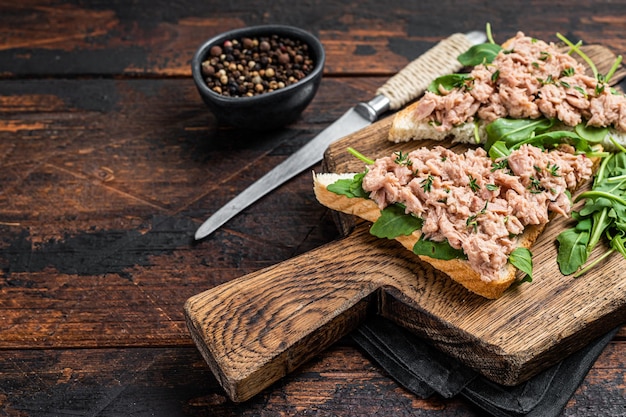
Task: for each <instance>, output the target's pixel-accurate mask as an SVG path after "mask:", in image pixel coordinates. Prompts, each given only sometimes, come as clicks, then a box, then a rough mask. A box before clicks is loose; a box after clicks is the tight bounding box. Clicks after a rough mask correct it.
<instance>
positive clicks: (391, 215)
mask: <svg viewBox="0 0 626 417" xmlns="http://www.w3.org/2000/svg"><path fill="white" fill-rule="evenodd" d="M422 224H423V221H422V219H420V218H419V217H415V216H412V215H410V214H406V213H405V208H404V207H403V206H402V205H400V204H392V205H390V206H387V207H385V209H384V210H382V211H381V213H380V217H379V218H378V220H376V221H375V222H374V224H373V225H372V227H371V228H370V233H371V234H372V235H374V236H376V237H380V238H383V237H385V238H387V239H395V238H396V237H398V236H408V235H410V234H411V233H413V232H414V231H416V230H419V229H421V228H422Z"/></svg>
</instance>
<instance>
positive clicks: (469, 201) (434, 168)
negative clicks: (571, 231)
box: [363, 145, 592, 281]
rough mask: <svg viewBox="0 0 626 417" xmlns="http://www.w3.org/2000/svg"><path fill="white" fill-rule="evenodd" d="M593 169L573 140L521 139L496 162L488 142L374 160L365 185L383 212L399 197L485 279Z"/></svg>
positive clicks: (566, 202)
mask: <svg viewBox="0 0 626 417" xmlns="http://www.w3.org/2000/svg"><path fill="white" fill-rule="evenodd" d="M591 175H592V161H591V160H590V159H589V158H588V157H586V156H585V155H581V154H578V155H577V154H574V150H573V149H572V148H571V147H569V146H561V147H560V148H558V149H555V150H552V151H549V152H548V151H544V150H541V149H539V148H537V147H534V146H530V145H522V146H521V147H520V148H519V149H517V150H514V151H512V153H511V154H510V155H509V156H508V157H507V158H506V159H497V160H495V161H492V160H491V159H490V158H489V157H488V155H487V154H486V152H485V150H484V149H483V148H476V149H470V150H468V151H466V152H465V153H463V154H457V153H455V152H453V151H451V150H449V149H447V148H444V147H441V146H437V147H434V148H425V147H424V148H420V149H417V150H415V151H412V152H410V153H408V154H402V153H398V152H396V153H394V154H393V155H391V156H389V157H383V158H380V159H377V160H376V161H375V163H374V164H373V165H371V166H369V169H368V171H367V173H366V174H365V177H364V178H363V189H364V190H365V191H366V192H368V193H369V196H370V198H371V199H372V200H374V201H375V202H376V203H377V204H378V206H379V208H380V209H381V210H382V209H383V208H385V207H386V206H388V205H390V204H394V203H400V204H403V205H404V206H405V207H406V212H407V213H411V214H413V215H414V216H417V217H419V218H421V219H422V220H423V225H422V229H421V231H422V233H423V235H424V237H425V238H426V239H429V240H432V241H435V242H443V241H446V240H447V242H448V243H449V244H450V246H452V247H453V248H455V249H462V250H463V252H464V253H465V254H466V256H467V258H468V262H469V263H470V265H471V266H472V268H473V269H474V270H476V271H477V272H479V273H480V274H481V277H482V279H483V280H484V281H491V280H497V279H498V277H499V275H500V272H501V269H502V268H503V267H504V266H505V265H506V263H507V260H508V256H509V254H510V253H511V252H512V251H513V250H514V249H515V248H516V245H517V242H518V239H519V235H520V234H521V233H522V232H523V230H524V227H525V226H527V225H539V224H545V223H547V222H548V216H549V212H555V213H559V214H562V215H565V216H567V215H568V214H569V212H570V209H571V202H570V199H569V198H568V196H567V194H566V190H568V189H570V190H571V189H573V188H575V187H576V186H577V184H579V183H580V182H581V181H583V180H586V179H589V178H590V177H591Z"/></svg>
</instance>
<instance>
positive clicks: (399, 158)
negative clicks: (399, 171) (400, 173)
mask: <svg viewBox="0 0 626 417" xmlns="http://www.w3.org/2000/svg"><path fill="white" fill-rule="evenodd" d="M393 154H394V155H395V156H396V159H395V160H394V162H395V163H396V164H398V165H403V166H406V167H410V166H412V165H413V161H411V160H410V159H409V153H408V152H407V153H402V151H398V152H394V153H393Z"/></svg>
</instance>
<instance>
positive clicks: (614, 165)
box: [557, 151, 626, 276]
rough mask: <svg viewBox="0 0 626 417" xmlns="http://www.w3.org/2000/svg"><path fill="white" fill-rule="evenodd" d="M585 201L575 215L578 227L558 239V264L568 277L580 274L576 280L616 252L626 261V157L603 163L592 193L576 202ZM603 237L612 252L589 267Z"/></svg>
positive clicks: (617, 156) (616, 156)
mask: <svg viewBox="0 0 626 417" xmlns="http://www.w3.org/2000/svg"><path fill="white" fill-rule="evenodd" d="M621 178H623V179H621ZM581 199H585V204H584V206H583V207H582V208H581V209H580V210H579V211H577V212H573V213H572V217H573V218H574V219H575V220H576V221H577V224H576V226H575V227H573V228H570V229H567V230H565V231H563V232H562V233H561V234H560V235H559V236H558V238H557V241H558V242H559V252H558V256H557V262H558V264H559V268H560V269H561V272H562V273H563V274H565V275H569V274H572V273H574V272H576V271H578V272H577V273H576V274H575V275H574V276H580V275H582V274H584V273H585V272H587V271H588V270H590V269H591V268H593V267H594V266H596V265H597V264H599V263H600V262H601V261H602V260H603V259H605V258H606V257H607V256H609V255H610V254H611V253H613V252H615V251H617V252H619V253H621V254H622V256H624V257H626V247H625V246H624V244H625V242H626V153H624V152H623V151H620V152H618V153H614V154H611V155H609V156H607V157H606V158H604V159H603V161H602V163H601V165H600V168H599V169H598V172H597V173H596V176H595V178H594V182H593V186H592V188H591V190H589V191H585V192H583V193H581V194H580V195H579V196H578V197H577V198H576V200H575V201H579V200H581ZM603 236H605V237H606V238H607V239H608V243H609V249H608V250H606V251H605V252H604V253H603V254H602V255H600V256H599V257H598V258H596V259H595V260H593V261H591V262H589V263H588V264H587V261H588V259H589V256H590V255H591V252H592V251H593V250H594V248H595V247H596V246H597V245H598V243H599V242H600V240H601V239H602V237H603Z"/></svg>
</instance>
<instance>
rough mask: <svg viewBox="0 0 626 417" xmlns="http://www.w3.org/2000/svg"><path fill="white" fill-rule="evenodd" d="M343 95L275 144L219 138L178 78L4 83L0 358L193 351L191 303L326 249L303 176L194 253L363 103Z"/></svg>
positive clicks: (343, 90)
mask: <svg viewBox="0 0 626 417" xmlns="http://www.w3.org/2000/svg"><path fill="white" fill-rule="evenodd" d="M349 81H350V82H349V83H347V84H344V83H343V82H342V81H341V80H340V79H331V80H329V81H328V83H325V84H324V85H323V86H322V88H321V89H320V92H319V94H318V96H317V97H316V100H315V101H314V102H313V103H312V104H311V106H310V108H309V109H307V110H306V112H305V114H304V115H303V117H302V118H301V119H300V120H298V121H297V122H296V123H295V124H294V125H293V126H290V127H288V128H285V129H284V130H282V131H280V132H275V133H274V134H273V135H270V134H251V133H249V132H237V131H233V130H232V129H215V126H214V124H213V120H212V118H211V115H210V114H209V113H208V111H207V110H206V108H205V106H204V104H202V103H201V101H200V99H199V97H198V96H197V94H196V92H195V89H194V88H195V87H194V86H193V85H192V84H191V83H190V82H189V81H188V80H116V81H111V80H46V81H42V80H5V81H3V82H2V83H1V85H0V96H2V97H3V99H2V101H1V104H0V112H1V114H2V115H3V117H2V118H0V144H1V145H0V146H1V147H2V148H1V150H2V151H3V152H2V153H1V154H2V157H1V158H2V159H1V160H0V161H1V162H0V163H1V164H2V168H3V169H2V170H0V230H2V233H1V237H0V267H1V269H2V275H1V276H0V293H1V294H2V297H0V314H1V315H2V317H3V320H2V321H1V323H0V340H1V342H0V345H1V346H2V347H3V348H26V347H29V346H33V344H34V343H35V344H37V345H38V346H40V347H63V346H66V347H69V346H72V347H80V346H83V347H84V346H93V347H96V346H145V345H148V344H150V345H154V346H164V345H171V344H183V345H189V344H190V343H191V342H190V339H189V335H188V332H187V330H186V327H185V324H184V318H183V316H182V306H183V304H184V301H185V300H186V299H187V298H188V297H190V296H191V295H193V294H194V293H197V292H199V291H203V290H204V289H206V288H210V287H213V286H216V285H219V284H221V283H224V282H226V281H228V280H230V279H233V278H235V277H238V276H240V275H241V274H245V273H250V272H253V271H255V270H258V269H261V268H264V267H267V266H270V265H272V264H275V263H278V262H281V261H283V260H285V259H288V258H290V257H292V256H295V255H297V254H300V253H303V252H306V251H308V250H310V249H312V248H314V247H317V246H320V245H321V244H323V243H325V242H328V241H329V240H332V239H333V238H335V237H336V236H337V231H336V228H335V226H334V225H333V223H332V219H331V218H330V217H329V215H328V212H327V211H326V210H325V209H324V208H323V207H321V206H320V205H319V204H317V202H316V201H315V199H314V196H313V193H312V189H311V186H310V173H308V172H306V173H303V174H302V175H301V176H298V177H297V178H295V179H293V180H292V181H290V182H289V183H288V184H286V185H285V186H284V187H281V188H279V189H278V190H276V191H275V192H274V193H272V195H270V196H268V197H266V198H264V199H263V200H262V201H260V202H258V203H257V204H255V205H254V206H252V207H251V208H249V209H248V210H247V211H246V212H244V213H242V214H241V215H240V216H238V217H237V218H235V219H233V221H232V222H230V223H229V224H227V225H226V227H224V228H223V229H221V230H220V231H218V232H217V233H216V235H215V237H213V238H211V239H207V240H205V241H203V242H202V243H200V244H192V235H193V233H194V231H195V229H196V228H197V226H198V225H199V224H200V222H201V221H202V220H203V219H204V218H205V217H206V216H207V215H208V214H209V213H211V212H212V211H213V210H215V209H217V208H218V207H219V206H220V205H221V204H222V203H223V202H225V201H227V200H228V199H229V198H231V197H232V196H233V195H234V194H235V193H236V192H238V191H239V190H241V189H243V188H245V187H246V186H247V185H248V184H249V183H251V182H252V181H254V180H255V179H256V178H258V177H259V176H261V175H262V174H263V173H264V172H266V171H268V170H269V169H270V168H271V167H273V166H274V165H275V164H277V163H278V162H280V161H282V160H283V159H284V158H286V157H287V156H288V155H289V154H291V153H292V152H294V150H295V149H297V148H299V147H300V146H302V145H303V144H304V143H305V142H306V141H307V140H308V139H310V138H311V137H312V136H313V135H314V134H315V133H316V132H318V131H319V130H321V129H322V127H323V126H325V125H326V124H327V123H329V122H330V121H331V120H332V119H334V118H335V117H337V116H338V115H339V114H341V113H342V112H343V111H344V108H343V100H344V98H343V97H342V96H341V95H342V94H345V95H350V96H354V97H359V96H362V97H365V96H367V95H368V94H369V91H367V88H369V87H370V85H371V83H368V82H367V80H365V81H364V82H359V81H358V80H354V79H350V80H349ZM84 93H89V94H91V95H93V96H94V97H108V100H104V101H99V100H96V99H94V100H89V99H87V98H85V97H83V94H84ZM161 94H163V95H166V96H167V97H168V100H166V101H163V100H162V99H161V97H162V95H161ZM5 116H6V117H5ZM267 225H272V227H271V228H268V227H267ZM32 311H37V312H38V315H40V316H41V318H42V319H41V320H40V321H38V322H34V321H32V314H33V313H32Z"/></svg>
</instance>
